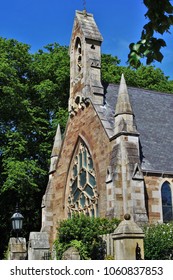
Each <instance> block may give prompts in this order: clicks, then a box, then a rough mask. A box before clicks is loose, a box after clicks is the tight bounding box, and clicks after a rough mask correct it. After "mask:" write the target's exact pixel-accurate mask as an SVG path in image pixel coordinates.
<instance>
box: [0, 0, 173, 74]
mask: <svg viewBox="0 0 173 280" xmlns="http://www.w3.org/2000/svg"><path fill="white" fill-rule="evenodd" d="M85 2H86V9H87V11H88V12H89V13H93V14H94V18H95V20H96V23H97V25H98V27H99V30H100V32H101V34H102V36H103V38H104V41H103V44H102V53H107V54H111V55H116V56H118V58H119V59H120V60H121V65H124V66H125V65H126V61H127V56H128V52H129V49H128V46H129V44H130V43H131V42H136V41H137V40H138V39H139V38H140V34H141V30H142V27H143V25H144V24H145V23H146V22H147V21H146V19H145V17H144V14H145V11H146V9H145V6H144V5H143V1H142V0H6V1H5V0H4V1H3V0H1V6H0V36H1V37H4V38H8V39H9V38H13V39H16V40H18V41H19V42H22V43H26V44H29V45H30V46H31V51H32V52H36V51H37V50H38V49H40V48H43V46H45V45H47V44H49V43H54V42H57V43H59V44H60V45H67V46H68V45H69V43H70V38H71V32H72V27H73V21H74V16H75V10H83V7H84V4H83V3H85ZM165 37H166V42H167V47H165V48H164V50H163V54H164V60H163V62H162V63H161V64H160V63H156V64H155V65H156V67H159V68H161V69H162V70H163V72H164V74H165V75H167V76H170V78H171V79H173V40H172V39H173V38H172V37H173V36H172V35H166V36H165Z"/></svg>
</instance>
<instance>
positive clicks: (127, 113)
mask: <svg viewBox="0 0 173 280" xmlns="http://www.w3.org/2000/svg"><path fill="white" fill-rule="evenodd" d="M102 41H103V38H102V36H101V34H100V32H99V30H98V27H97V25H96V23H95V21H94V18H93V15H92V14H88V13H87V12H86V11H83V12H80V11H77V12H76V16H75V20H74V26H73V31H72V37H71V44H70V49H69V55H70V96H69V104H68V108H69V119H68V122H67V126H66V131H65V135H64V138H63V139H62V137H61V131H60V127H59V126H58V128H57V133H56V136H55V141H54V146H53V150H52V155H51V165H50V171H49V182H48V186H47V189H46V192H45V195H44V197H43V203H42V208H43V214H42V229H41V230H42V231H46V232H48V233H49V235H50V242H51V243H52V242H53V240H54V239H55V238H56V228H57V222H58V221H59V220H62V219H66V218H68V217H69V218H70V217H71V215H72V214H73V213H76V212H79V213H84V214H85V215H89V216H91V217H97V216H100V217H117V218H120V219H122V218H123V216H124V215H125V214H126V213H128V214H130V215H131V217H132V219H133V220H134V221H135V222H137V223H146V222H148V221H150V222H152V221H163V220H164V219H163V216H164V213H163V197H162V196H165V197H166V195H167V194H168V188H166V189H164V191H162V184H164V183H166V184H169V188H170V192H171V191H172V187H173V186H172V182H173V180H172V179H173V161H172V165H170V166H169V167H170V169H166V162H165V161H164V162H162V163H160V165H159V164H158V162H159V159H157V155H156V154H157V151H156V148H157V145H156V147H155V146H152V143H153V142H152V141H153V137H154V136H153V135H155V134H156V133H155V132H154V133H153V134H152V119H153V116H152V115H151V114H150V112H149V111H147V110H150V107H151V106H149V108H148V107H147V106H146V104H149V103H150V102H153V104H154V105H153V106H156V105H157V102H159V100H160V102H162V101H161V97H162V95H161V94H160V93H151V92H149V91H146V90H141V89H136V88H127V85H126V82H125V78H124V76H123V74H122V77H121V81H120V85H119V86H117V85H109V86H108V87H107V89H105V88H103V86H102V83H101V75H100V72H101V43H102ZM158 96H159V97H160V96H161V97H160V99H159V98H158ZM165 96H166V97H165V104H168V103H169V102H170V99H171V98H172V97H170V95H166V94H165ZM154 98H155V99H154ZM154 100H157V101H156V102H155V101H154ZM171 100H172V102H173V98H172V99H171ZM158 106H159V105H158ZM139 108H140V109H139ZM157 109H158V108H156V110H157ZM143 110H145V112H144V111H143ZM157 112H158V111H157ZM172 113H173V112H172ZM145 115H146V118H145ZM162 118H164V115H163V116H162ZM137 125H138V128H137ZM147 126H148V127H149V128H148V131H151V133H150V134H151V138H150V134H149V136H146V135H147V134H146V131H147ZM153 130H154V128H153ZM170 134H171V135H172V136H173V129H172V128H171V129H170ZM170 137H171V136H170ZM167 138H169V137H167ZM165 141H167V142H168V141H169V139H166V137H165ZM171 145H172V146H171V147H172V148H173V144H171ZM151 147H153V149H154V150H153V151H152V150H151ZM172 148H171V149H172ZM158 149H159V151H160V148H159V147H158ZM151 152H154V153H156V154H155V156H151ZM158 154H159V153H158ZM158 156H159V155H158ZM170 157H171V156H170V155H168V160H169V159H170V160H171V158H170ZM157 165H158V168H157ZM161 169H162V170H161ZM163 169H164V170H165V171H163ZM168 171H169V172H168ZM164 172H167V173H164ZM171 174H172V175H171ZM171 176H172V177H171ZM170 203H171V204H170V205H171V207H172V196H171V201H170ZM165 209H166V208H165ZM170 209H171V210H170ZM164 211H166V210H164ZM170 211H172V208H169V214H170V213H172V212H170ZM170 215H172V214H170ZM170 217H171V219H172V216H170Z"/></svg>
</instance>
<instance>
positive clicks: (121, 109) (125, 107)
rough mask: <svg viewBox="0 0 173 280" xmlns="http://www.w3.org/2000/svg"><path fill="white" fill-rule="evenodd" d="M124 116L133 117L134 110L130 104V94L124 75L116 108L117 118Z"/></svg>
mask: <svg viewBox="0 0 173 280" xmlns="http://www.w3.org/2000/svg"><path fill="white" fill-rule="evenodd" d="M122 114H130V115H133V110H132V107H131V104H130V99H129V94H128V90H127V85H126V81H125V78H124V75H123V74H122V76H121V81H120V87H119V92H118V99H117V104H116V108H115V116H117V115H122Z"/></svg>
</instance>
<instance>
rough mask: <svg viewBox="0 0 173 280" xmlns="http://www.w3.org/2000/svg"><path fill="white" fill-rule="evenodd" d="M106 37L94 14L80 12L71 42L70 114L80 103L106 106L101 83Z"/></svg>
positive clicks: (76, 17)
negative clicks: (102, 49)
mask: <svg viewBox="0 0 173 280" xmlns="http://www.w3.org/2000/svg"><path fill="white" fill-rule="evenodd" d="M102 41H103V38H102V36H101V34H100V32H99V30H98V27H97V25H96V23H95V20H94V18H93V15H92V14H89V13H87V12H86V10H84V11H82V12H81V11H76V16H75V20H74V25H73V31H72V37H71V43H70V49H69V54H70V97H69V112H70V114H72V115H73V114H74V113H75V110H77V107H78V106H80V104H84V103H86V102H88V101H87V100H88V99H90V100H91V101H92V102H93V103H94V104H99V105H101V104H103V87H102V84H101V75H100V72H101V71H100V70H101V43H102Z"/></svg>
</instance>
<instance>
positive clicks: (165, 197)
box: [161, 182, 173, 222]
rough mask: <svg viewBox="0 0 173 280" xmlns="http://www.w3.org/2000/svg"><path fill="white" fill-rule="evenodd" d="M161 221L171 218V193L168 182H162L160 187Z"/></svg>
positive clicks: (172, 215)
mask: <svg viewBox="0 0 173 280" xmlns="http://www.w3.org/2000/svg"><path fill="white" fill-rule="evenodd" d="M161 197H162V213H163V222H168V221H171V220H173V212H172V211H173V209H172V194H171V188H170V184H169V183H168V182H164V183H163V185H162V188H161Z"/></svg>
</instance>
